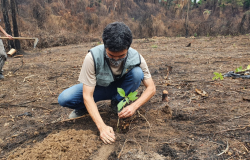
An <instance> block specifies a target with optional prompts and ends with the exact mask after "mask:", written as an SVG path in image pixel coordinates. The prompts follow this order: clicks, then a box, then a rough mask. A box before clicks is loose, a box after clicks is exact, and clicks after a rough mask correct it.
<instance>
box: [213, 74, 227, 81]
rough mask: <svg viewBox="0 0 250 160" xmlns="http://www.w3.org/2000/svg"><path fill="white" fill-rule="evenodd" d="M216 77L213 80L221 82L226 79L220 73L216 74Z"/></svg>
mask: <svg viewBox="0 0 250 160" xmlns="http://www.w3.org/2000/svg"><path fill="white" fill-rule="evenodd" d="M214 75H215V76H214V77H213V80H215V79H219V78H220V80H223V79H224V78H223V75H222V74H221V73H218V72H214Z"/></svg>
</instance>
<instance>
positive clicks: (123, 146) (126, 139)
mask: <svg viewBox="0 0 250 160" xmlns="http://www.w3.org/2000/svg"><path fill="white" fill-rule="evenodd" d="M126 143H127V139H126V140H125V142H124V143H123V146H122V149H121V151H120V153H119V155H118V157H117V158H118V159H119V158H120V157H121V154H122V150H123V148H124V146H125V144H126Z"/></svg>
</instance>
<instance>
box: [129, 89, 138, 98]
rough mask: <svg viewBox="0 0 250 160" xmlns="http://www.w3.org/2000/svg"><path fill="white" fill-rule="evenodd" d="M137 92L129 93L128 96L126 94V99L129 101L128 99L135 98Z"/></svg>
mask: <svg viewBox="0 0 250 160" xmlns="http://www.w3.org/2000/svg"><path fill="white" fill-rule="evenodd" d="M137 93H138V92H137V91H134V92H130V93H129V94H128V98H129V99H130V98H132V97H135V96H136V95H137Z"/></svg>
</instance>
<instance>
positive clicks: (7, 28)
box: [2, 0, 15, 49]
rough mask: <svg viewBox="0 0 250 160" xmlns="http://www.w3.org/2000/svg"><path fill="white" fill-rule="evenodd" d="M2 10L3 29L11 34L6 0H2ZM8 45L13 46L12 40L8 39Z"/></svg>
mask: <svg viewBox="0 0 250 160" xmlns="http://www.w3.org/2000/svg"><path fill="white" fill-rule="evenodd" d="M2 12H3V19H4V24H5V31H6V32H7V33H8V34H9V35H12V32H11V26H10V21H9V15H8V0H2ZM8 47H9V49H11V48H15V46H14V42H13V41H12V40H9V41H8Z"/></svg>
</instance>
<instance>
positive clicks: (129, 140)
mask: <svg viewBox="0 0 250 160" xmlns="http://www.w3.org/2000/svg"><path fill="white" fill-rule="evenodd" d="M127 142H134V143H136V144H137V145H138V146H139V152H141V146H140V144H139V143H138V142H136V141H135V140H132V139H126V140H125V142H124V143H123V146H122V149H121V151H120V153H119V154H118V157H117V158H118V159H119V158H120V157H121V154H122V151H123V148H124V146H125V144H126V143H127Z"/></svg>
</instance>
